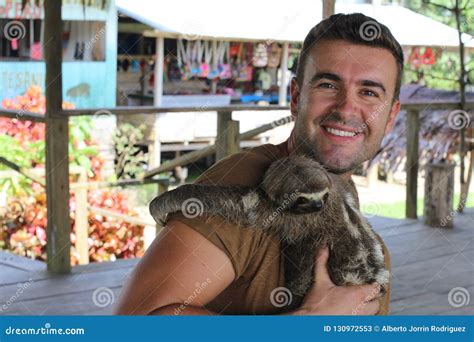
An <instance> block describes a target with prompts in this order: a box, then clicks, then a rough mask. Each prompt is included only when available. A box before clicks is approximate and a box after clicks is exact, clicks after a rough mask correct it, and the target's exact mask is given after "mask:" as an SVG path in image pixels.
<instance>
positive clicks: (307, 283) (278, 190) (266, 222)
mask: <svg viewBox="0 0 474 342" xmlns="http://www.w3.org/2000/svg"><path fill="white" fill-rule="evenodd" d="M345 186H346V185H345V182H344V181H343V180H342V179H341V178H340V177H339V176H337V175H335V174H332V173H329V172H327V171H326V170H325V169H324V168H323V167H322V166H321V165H320V164H319V163H317V162H316V161H314V160H312V159H310V158H308V157H305V156H300V155H292V156H290V157H287V158H282V159H279V160H277V161H275V162H274V163H272V164H271V165H270V167H269V168H268V170H267V171H266V172H265V175H264V177H263V181H262V183H261V185H260V186H259V187H257V188H250V187H242V186H213V185H201V184H189V185H183V186H180V187H179V188H177V189H175V190H172V191H169V192H166V193H164V194H162V195H160V196H158V197H156V198H155V199H154V200H153V201H152V202H151V203H150V213H151V215H152V216H153V218H154V219H155V220H156V221H157V222H159V223H161V224H164V222H165V218H166V215H167V214H168V213H172V212H179V211H182V212H183V214H184V215H185V216H188V217H196V216H197V215H196V213H195V212H194V213H191V214H190V213H186V212H184V210H185V208H183V203H185V202H186V201H188V202H187V203H191V202H192V201H195V202H196V203H197V204H198V207H199V213H198V214H200V215H208V216H219V217H221V218H223V219H225V220H226V221H230V222H234V223H235V224H237V225H238V226H240V227H242V228H244V229H261V230H265V231H267V232H268V233H271V234H275V235H276V236H278V237H279V238H280V240H281V249H282V251H283V254H284V258H285V261H284V262H285V279H286V286H287V287H288V288H289V290H290V291H291V292H292V294H293V303H292V305H291V306H292V307H294V306H298V305H299V304H300V303H301V301H302V299H303V298H304V295H305V294H306V292H307V291H308V290H309V288H310V287H311V285H312V282H313V272H314V256H315V253H317V251H318V250H319V249H320V248H321V247H322V246H324V245H327V246H328V247H329V251H330V255H329V260H328V271H329V274H330V276H331V279H332V280H333V282H334V283H335V284H336V285H361V284H368V283H374V282H378V283H379V284H380V285H381V287H382V291H384V285H385V284H386V283H388V281H389V273H388V271H387V270H386V269H385V263H384V259H383V253H382V246H381V245H380V242H379V241H378V240H377V238H376V235H375V233H374V232H373V230H372V227H371V226H370V224H369V223H368V221H367V220H366V219H365V218H364V217H363V216H362V214H361V213H360V212H359V210H357V208H356V207H355V203H356V199H355V198H354V197H353V195H352V194H351V193H350V192H349V191H347V189H346V187H345ZM190 199H193V200H190ZM308 201H312V202H311V204H314V205H316V204H318V205H319V204H321V208H320V209H319V211H318V210H317V209H314V210H313V209H311V210H313V211H311V212H308V213H306V212H303V213H302V212H301V210H303V209H302V208H305V209H304V210H307V208H308V207H307V204H306V203H307V202H308ZM311 208H313V207H311ZM315 208H316V207H315ZM193 215H194V216H193Z"/></svg>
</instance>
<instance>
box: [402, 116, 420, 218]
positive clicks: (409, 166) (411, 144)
mask: <svg viewBox="0 0 474 342" xmlns="http://www.w3.org/2000/svg"><path fill="white" fill-rule="evenodd" d="M406 125H407V127H406V139H407V163H406V177H407V182H406V183H407V196H406V206H405V216H406V217H407V218H411V219H416V218H417V214H416V201H417V186H418V139H419V137H418V136H419V131H420V121H419V117H418V111H415V110H409V111H408V112H407V121H406Z"/></svg>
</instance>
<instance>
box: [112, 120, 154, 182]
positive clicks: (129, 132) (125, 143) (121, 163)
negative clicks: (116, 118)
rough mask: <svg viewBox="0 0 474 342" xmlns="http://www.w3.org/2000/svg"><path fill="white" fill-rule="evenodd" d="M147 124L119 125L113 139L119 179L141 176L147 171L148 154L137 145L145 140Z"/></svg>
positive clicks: (116, 171) (116, 172) (116, 170)
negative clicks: (138, 125)
mask: <svg viewBox="0 0 474 342" xmlns="http://www.w3.org/2000/svg"><path fill="white" fill-rule="evenodd" d="M144 130H145V126H144V125H141V126H140V127H135V126H133V125H131V124H128V123H124V124H121V125H119V127H118V128H117V130H116V132H115V134H114V136H113V138H112V140H113V142H114V148H115V154H116V159H115V174H116V175H117V178H118V179H132V178H136V177H139V176H140V175H141V174H143V172H144V171H145V166H146V164H147V159H148V158H147V154H145V153H144V152H143V151H142V150H140V148H139V147H137V145H138V144H139V143H140V142H142V141H143V136H144V133H143V132H144Z"/></svg>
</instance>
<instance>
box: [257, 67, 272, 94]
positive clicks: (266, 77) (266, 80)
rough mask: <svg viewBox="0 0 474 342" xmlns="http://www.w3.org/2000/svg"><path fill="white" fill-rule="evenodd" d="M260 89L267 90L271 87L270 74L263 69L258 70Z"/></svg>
mask: <svg viewBox="0 0 474 342" xmlns="http://www.w3.org/2000/svg"><path fill="white" fill-rule="evenodd" d="M258 80H259V81H260V84H261V88H262V90H268V89H270V88H271V87H272V75H271V74H270V73H269V72H268V71H266V70H265V69H262V70H260V72H259V74H258Z"/></svg>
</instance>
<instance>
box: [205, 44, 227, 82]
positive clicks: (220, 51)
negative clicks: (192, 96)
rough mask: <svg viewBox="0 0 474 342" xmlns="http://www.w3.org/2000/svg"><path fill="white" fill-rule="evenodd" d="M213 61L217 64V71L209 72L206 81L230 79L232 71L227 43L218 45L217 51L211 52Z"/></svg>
mask: <svg viewBox="0 0 474 342" xmlns="http://www.w3.org/2000/svg"><path fill="white" fill-rule="evenodd" d="M212 52H213V59H214V60H215V61H216V62H217V69H214V70H211V71H210V72H209V74H208V75H207V78H208V79H211V80H212V79H216V78H221V79H228V78H231V77H232V70H231V66H230V64H229V42H220V43H218V46H217V49H216V50H213V51H212Z"/></svg>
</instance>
